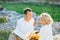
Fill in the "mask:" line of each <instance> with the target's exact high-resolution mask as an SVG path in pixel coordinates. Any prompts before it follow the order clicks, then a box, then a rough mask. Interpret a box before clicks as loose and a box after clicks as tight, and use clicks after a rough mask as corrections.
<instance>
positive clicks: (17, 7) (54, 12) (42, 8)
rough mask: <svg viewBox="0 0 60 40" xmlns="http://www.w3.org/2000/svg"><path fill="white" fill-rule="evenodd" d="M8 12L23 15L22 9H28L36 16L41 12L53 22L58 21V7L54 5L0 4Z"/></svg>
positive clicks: (59, 15)
mask: <svg viewBox="0 0 60 40" xmlns="http://www.w3.org/2000/svg"><path fill="white" fill-rule="evenodd" d="M0 5H1V6H3V7H4V8H6V9H8V10H13V11H17V12H19V13H21V14H22V13H23V9H24V8H26V7H29V8H31V9H32V10H33V12H35V13H36V14H37V15H40V14H41V13H43V12H48V13H49V14H50V15H51V16H52V18H53V19H54V21H60V6H56V5H31V4H0Z"/></svg>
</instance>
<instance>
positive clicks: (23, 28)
mask: <svg viewBox="0 0 60 40" xmlns="http://www.w3.org/2000/svg"><path fill="white" fill-rule="evenodd" d="M33 24H34V19H33V18H31V20H30V21H29V23H28V22H26V21H25V20H24V18H22V19H20V20H18V22H17V26H16V29H15V30H14V31H13V33H15V34H16V35H18V36H19V37H21V38H22V39H26V38H27V37H28V36H29V34H30V33H31V32H32V31H33V29H34V26H33Z"/></svg>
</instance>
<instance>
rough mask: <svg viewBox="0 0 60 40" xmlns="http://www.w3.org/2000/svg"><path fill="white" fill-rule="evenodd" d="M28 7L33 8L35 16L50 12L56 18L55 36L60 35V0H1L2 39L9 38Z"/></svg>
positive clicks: (0, 24)
mask: <svg viewBox="0 0 60 40" xmlns="http://www.w3.org/2000/svg"><path fill="white" fill-rule="evenodd" d="M26 7H29V8H31V9H32V11H33V17H34V18H35V17H36V16H39V15H40V14H41V13H43V12H48V13H49V14H50V15H51V16H52V18H53V20H54V22H53V25H52V28H53V29H52V31H53V36H54V35H60V0H0V40H8V37H9V35H10V33H11V32H12V31H13V30H14V29H15V27H16V23H17V20H18V19H20V18H23V17H24V15H23V10H24V8H26Z"/></svg>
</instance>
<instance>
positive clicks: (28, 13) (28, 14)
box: [25, 11, 32, 19]
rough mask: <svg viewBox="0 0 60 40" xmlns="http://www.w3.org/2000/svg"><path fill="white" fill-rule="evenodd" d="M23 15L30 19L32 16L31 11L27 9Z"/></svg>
mask: <svg viewBox="0 0 60 40" xmlns="http://www.w3.org/2000/svg"><path fill="white" fill-rule="evenodd" d="M25 17H26V18H29V19H31V18H32V12H29V11H27V14H26V15H25Z"/></svg>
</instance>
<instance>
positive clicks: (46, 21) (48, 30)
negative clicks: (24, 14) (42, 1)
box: [39, 13, 53, 40]
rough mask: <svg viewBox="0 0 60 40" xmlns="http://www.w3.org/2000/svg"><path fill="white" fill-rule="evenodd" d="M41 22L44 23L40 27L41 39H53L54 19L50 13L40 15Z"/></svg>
mask: <svg viewBox="0 0 60 40" xmlns="http://www.w3.org/2000/svg"><path fill="white" fill-rule="evenodd" d="M40 23H41V25H42V27H41V29H40V33H39V34H40V39H39V40H53V35H52V23H53V19H52V17H51V16H50V15H49V14H48V13H42V14H41V15H40Z"/></svg>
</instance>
